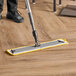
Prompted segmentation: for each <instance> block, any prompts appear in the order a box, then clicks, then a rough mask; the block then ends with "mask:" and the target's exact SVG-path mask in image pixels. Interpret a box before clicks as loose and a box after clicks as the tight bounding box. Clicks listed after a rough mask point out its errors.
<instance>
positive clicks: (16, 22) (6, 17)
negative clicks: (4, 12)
mask: <svg viewBox="0 0 76 76" xmlns="http://www.w3.org/2000/svg"><path fill="white" fill-rule="evenodd" d="M6 18H7V19H9V20H13V21H14V22H16V23H22V22H24V19H23V20H21V21H17V20H15V19H13V18H10V17H8V16H7V17H6Z"/></svg>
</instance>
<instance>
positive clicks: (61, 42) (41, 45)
mask: <svg viewBox="0 0 76 76" xmlns="http://www.w3.org/2000/svg"><path fill="white" fill-rule="evenodd" d="M25 2H26V6H27V9H28V15H29V18H30V23H31V26H32V30H33V32H32V33H33V37H34V39H35V45H31V46H24V47H18V48H13V49H8V50H7V53H9V54H10V55H13V56H15V55H19V54H24V53H28V52H33V51H37V50H42V49H46V48H51V47H56V46H60V45H66V44H68V41H67V40H66V39H57V40H53V41H49V42H43V43H39V40H38V35H37V32H36V29H35V25H34V19H33V16H32V12H31V8H30V3H29V0H25Z"/></svg>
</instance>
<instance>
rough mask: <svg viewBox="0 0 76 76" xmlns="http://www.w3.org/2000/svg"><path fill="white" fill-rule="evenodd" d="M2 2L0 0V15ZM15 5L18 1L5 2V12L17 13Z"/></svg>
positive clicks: (8, 0) (9, 0)
mask: <svg viewBox="0 0 76 76" xmlns="http://www.w3.org/2000/svg"><path fill="white" fill-rule="evenodd" d="M3 1H4V0H0V13H1V12H2V11H3ZM17 3H18V0H7V11H8V12H15V11H17Z"/></svg>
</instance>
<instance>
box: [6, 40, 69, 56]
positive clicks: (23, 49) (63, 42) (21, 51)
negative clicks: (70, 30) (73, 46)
mask: <svg viewBox="0 0 76 76" xmlns="http://www.w3.org/2000/svg"><path fill="white" fill-rule="evenodd" d="M66 44H69V43H68V41H67V40H65V39H58V40H54V41H50V42H44V43H41V44H40V46H38V47H36V46H35V45H32V46H24V47H18V48H13V49H8V50H7V53H9V54H10V55H13V56H15V55H19V54H24V53H28V52H33V51H37V50H42V49H47V48H51V47H56V46H61V45H66Z"/></svg>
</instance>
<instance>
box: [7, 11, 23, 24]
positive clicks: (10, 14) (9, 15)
mask: <svg viewBox="0 0 76 76" xmlns="http://www.w3.org/2000/svg"><path fill="white" fill-rule="evenodd" d="M6 18H7V19H11V20H13V21H15V22H17V23H22V22H24V18H23V17H21V15H20V14H19V13H18V11H16V12H14V13H13V12H8V13H7V16H6Z"/></svg>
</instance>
